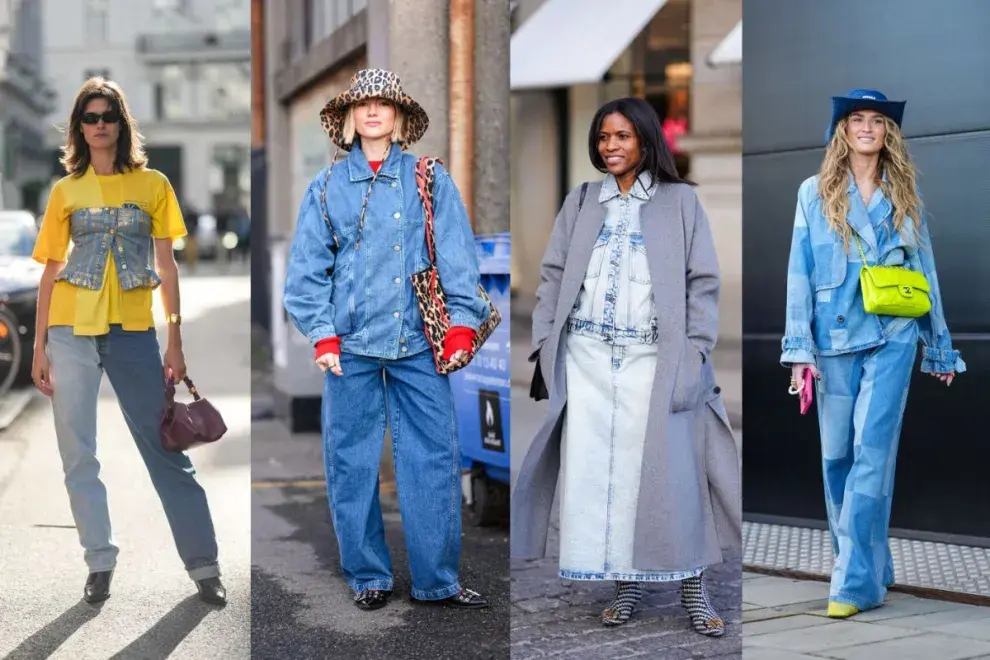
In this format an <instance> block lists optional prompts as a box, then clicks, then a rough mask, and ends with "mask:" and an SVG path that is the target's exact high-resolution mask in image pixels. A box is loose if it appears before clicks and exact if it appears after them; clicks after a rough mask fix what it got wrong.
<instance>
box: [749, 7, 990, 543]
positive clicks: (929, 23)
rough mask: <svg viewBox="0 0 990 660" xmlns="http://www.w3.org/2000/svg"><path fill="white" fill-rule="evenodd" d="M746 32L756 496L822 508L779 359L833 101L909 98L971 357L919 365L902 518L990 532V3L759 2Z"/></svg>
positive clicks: (762, 503)
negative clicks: (803, 213) (988, 507)
mask: <svg viewBox="0 0 990 660" xmlns="http://www.w3.org/2000/svg"><path fill="white" fill-rule="evenodd" d="M743 18H744V21H745V26H746V30H745V32H744V35H745V38H744V44H743V58H744V59H743V62H744V68H743V187H744V194H743V255H744V261H743V272H744V273H745V276H744V281H743V307H744V318H743V332H744V349H743V352H744V357H743V362H744V373H743V391H744V399H743V400H744V408H745V417H746V419H747V425H746V426H747V428H746V431H747V432H746V442H745V443H744V445H745V447H744V455H743V459H744V462H743V472H744V499H743V502H744V505H743V506H744V508H745V510H746V514H747V517H749V518H751V519H752V518H754V517H757V516H759V515H762V516H768V515H769V516H778V517H797V518H810V519H818V520H824V518H825V510H824V502H823V496H822V486H821V467H820V453H819V441H818V427H817V423H816V420H815V415H814V412H815V411H814V409H813V410H812V411H811V412H809V414H808V416H807V417H805V418H801V417H800V416H799V415H798V414H797V401H796V400H795V399H794V398H793V397H789V396H788V395H787V393H786V388H787V378H788V373H787V371H786V370H785V369H783V368H781V367H780V366H779V364H778V362H777V361H778V359H779V357H780V338H781V336H782V334H783V329H784V305H785V283H786V273H787V257H788V250H789V246H790V237H791V228H792V225H793V219H794V210H795V205H796V200H797V188H798V186H799V185H800V183H801V181H803V180H804V179H805V178H807V177H809V176H811V175H813V174H815V172H816V171H817V169H818V167H819V165H820V163H821V158H822V155H823V153H824V150H823V147H824V144H823V141H824V133H825V128H826V126H827V124H828V121H829V117H830V114H831V99H830V97H831V96H833V95H840V94H842V93H844V92H845V91H847V90H849V89H853V88H857V87H867V88H873V89H879V90H880V91H882V92H883V93H884V94H886V95H887V97H888V98H891V99H894V100H905V99H906V100H907V108H906V111H905V114H904V123H903V130H904V133H905V135H906V136H907V137H908V138H909V148H910V151H911V154H912V157H913V158H914V160H915V163H916V164H917V167H918V170H919V185H920V187H921V192H922V194H923V196H924V198H925V202H926V204H927V206H928V209H929V211H930V214H931V217H930V219H929V221H930V227H931V232H932V243H933V248H934V252H935V257H936V263H937V266H938V274H939V281H940V285H941V288H942V295H943V300H944V303H945V308H946V314H947V318H948V323H949V328H950V330H951V331H952V333H953V339H954V343H955V345H956V348H958V349H960V350H961V351H962V352H963V358H964V360H966V362H967V365H968V367H969V370H968V372H967V373H965V374H963V375H961V376H960V377H959V379H958V380H957V381H956V382H955V384H953V385H952V387H950V388H946V387H945V386H944V385H940V384H939V383H938V382H937V381H935V379H933V378H931V377H928V376H922V375H921V374H920V373H918V374H917V375H916V377H915V379H914V382H913V384H912V387H911V393H910V396H909V398H908V412H907V414H906V416H905V421H904V430H903V432H902V434H901V446H900V452H899V458H898V471H897V489H896V494H895V496H894V506H893V514H892V521H891V524H892V526H893V527H896V528H901V529H908V530H920V531H925V532H936V533H942V534H946V533H953V534H963V535H972V536H983V537H990V515H987V514H986V513H985V512H984V511H983V508H982V507H978V506H973V504H974V503H975V502H988V501H990V478H988V467H987V466H990V441H988V440H987V436H988V433H987V432H986V430H985V429H986V424H985V415H984V414H983V409H984V408H985V406H986V405H987V403H986V402H987V401H990V341H988V340H990V259H988V258H987V257H985V256H984V255H985V252H986V247H987V246H988V245H990V37H988V36H987V35H990V2H984V1H982V0H943V1H941V2H938V3H934V2H930V1H929V0H829V2H815V1H812V0H789V1H785V0H746V2H745V3H744V5H743Z"/></svg>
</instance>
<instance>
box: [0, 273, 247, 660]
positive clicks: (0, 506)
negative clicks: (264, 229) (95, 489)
mask: <svg viewBox="0 0 990 660" xmlns="http://www.w3.org/2000/svg"><path fill="white" fill-rule="evenodd" d="M181 286H182V291H181V295H182V305H183V326H184V331H183V335H184V342H183V343H184V349H185V355H186V362H187V365H188V369H189V375H190V377H191V378H192V379H193V380H194V381H195V383H196V385H197V387H198V388H199V390H200V393H201V394H202V395H203V396H205V397H206V398H208V399H209V400H210V401H211V402H212V403H213V405H215V406H216V407H217V408H218V409H219V411H220V412H221V414H222V415H223V417H224V420H225V421H226V423H227V427H228V432H227V435H226V436H225V437H224V438H223V439H222V440H220V441H219V442H218V443H216V444H214V445H210V446H207V447H201V448H197V449H194V450H193V451H192V453H191V456H192V458H193V462H194V464H195V466H196V468H197V471H198V478H199V480H200V482H201V483H202V484H203V486H204V488H205V489H206V491H207V495H208V497H209V502H210V508H211V511H212V513H213V518H214V523H215V526H216V530H217V536H218V541H219V546H220V562H221V568H222V571H223V581H224V583H225V585H226V587H227V591H228V598H229V603H228V605H227V606H226V607H225V608H222V609H218V608H215V607H211V606H209V605H206V604H205V603H202V602H201V601H200V600H199V598H198V596H197V595H196V587H195V584H194V583H193V582H192V581H191V580H190V579H189V577H188V576H187V575H186V573H185V570H184V569H183V567H182V563H181V561H180V560H179V558H178V555H177V553H176V550H175V546H174V543H173V541H172V537H171V533H170V531H169V528H168V524H167V522H166V520H165V515H164V512H163V511H162V507H161V503H160V501H159V500H158V496H157V494H156V493H155V491H154V489H153V487H152V485H151V480H150V479H149V478H148V474H147V471H146V470H145V468H144V465H143V463H142V462H141V459H140V457H139V455H138V452H137V449H136V447H135V446H134V442H133V440H132V438H131V436H130V434H129V432H128V430H127V427H126V425H125V423H124V419H123V416H122V415H121V413H120V409H119V408H118V406H117V403H116V400H115V398H114V396H113V391H112V389H111V388H110V385H109V382H108V381H107V379H104V382H103V388H102V389H101V393H100V394H101V396H100V400H99V409H98V418H99V436H98V445H99V449H98V456H99V459H100V462H101V465H102V470H101V476H102V478H103V480H104V483H105V484H106V487H107V492H108V495H109V501H110V513H111V518H112V521H113V526H114V536H115V539H116V542H117V545H118V546H119V547H120V557H119V560H118V561H119V563H118V566H117V570H116V573H115V575H114V580H113V586H112V589H111V597H110V599H109V600H107V601H106V602H105V603H103V604H102V605H101V606H92V605H88V604H86V603H84V602H83V601H82V588H83V583H84V582H85V579H86V574H87V569H86V566H85V564H84V562H83V558H82V549H81V548H80V546H79V541H78V537H77V534H76V530H75V527H74V524H73V520H72V516H71V514H70V511H69V505H68V497H67V495H66V492H65V488H64V486H63V483H62V478H63V477H62V469H61V464H60V460H59V456H58V450H57V448H56V442H55V436H54V427H53V422H52V413H51V405H50V403H49V401H48V399H46V398H45V397H44V396H42V395H40V394H36V395H35V397H34V399H33V400H32V402H31V403H30V405H29V406H28V407H27V408H26V409H25V410H24V412H23V413H22V414H21V415H20V417H19V418H18V419H16V420H15V421H14V423H13V424H11V425H10V426H9V427H8V428H7V429H5V430H4V431H3V432H0V465H2V466H3V469H2V470H0V575H2V576H3V582H2V588H0V658H8V659H9V660H15V659H16V660H27V659H31V660H34V659H40V658H74V659H76V658H84V659H91V658H92V659H96V658H101V659H102V658H114V659H115V660H124V659H138V658H140V659H142V660H146V659H155V658H166V657H167V658H173V659H178V658H189V659H196V660H201V659H203V658H225V659H227V658H229V659H236V658H248V657H250V626H249V621H248V617H249V615H250V608H249V602H250V597H251V591H250V588H251V585H250V572H249V564H250V554H249V552H250V547H251V546H250V534H251V530H250V517H249V516H250V509H249V498H250V496H251V491H250V468H251V466H250V331H249V327H250V318H249V317H250V314H249V302H248V300H249V295H250V281H249V277H248V275H247V269H246V267H239V268H237V267H235V268H233V269H216V268H212V267H210V266H209V265H203V266H201V268H200V269H199V271H198V272H197V274H196V276H185V277H184V278H183V279H182V285H181ZM156 298H157V296H156ZM156 318H157V319H162V318H163V315H162V313H161V311H160V309H159V310H157V311H156ZM159 335H160V341H162V342H164V332H163V328H159ZM163 347H164V343H163ZM180 398H181V400H189V399H188V395H186V394H185V393H184V392H183V393H182V394H181V395H180Z"/></svg>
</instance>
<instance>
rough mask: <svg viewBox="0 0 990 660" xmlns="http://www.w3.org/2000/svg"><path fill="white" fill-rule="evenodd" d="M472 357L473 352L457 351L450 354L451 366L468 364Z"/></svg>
mask: <svg viewBox="0 0 990 660" xmlns="http://www.w3.org/2000/svg"><path fill="white" fill-rule="evenodd" d="M470 357H471V354H470V353H468V352H467V351H463V350H462V351H457V352H455V353H454V354H453V355H451V356H450V362H449V363H448V364H450V366H452V367H463V366H464V365H466V364H467V363H468V361H469V359H470Z"/></svg>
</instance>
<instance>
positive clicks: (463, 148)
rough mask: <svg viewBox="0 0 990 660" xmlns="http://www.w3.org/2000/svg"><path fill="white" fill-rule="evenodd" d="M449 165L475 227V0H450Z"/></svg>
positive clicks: (472, 224) (472, 225) (472, 226)
mask: <svg viewBox="0 0 990 660" xmlns="http://www.w3.org/2000/svg"><path fill="white" fill-rule="evenodd" d="M449 167H450V174H451V176H452V177H453V179H454V182H455V183H456V184H457V189H458V190H459V191H460V193H461V197H462V198H463V200H464V206H465V207H466V208H467V212H468V217H469V218H470V219H471V228H472V229H474V225H475V213H474V0H450V163H449Z"/></svg>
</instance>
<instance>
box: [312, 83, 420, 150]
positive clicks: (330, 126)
mask: <svg viewBox="0 0 990 660" xmlns="http://www.w3.org/2000/svg"><path fill="white" fill-rule="evenodd" d="M365 99H385V100H386V101H391V102H392V103H395V104H396V105H397V106H399V107H401V108H402V110H403V112H404V113H405V115H406V139H405V142H404V143H403V144H402V148H403V149H405V148H406V147H408V146H409V145H410V144H413V143H414V142H417V141H419V139H420V138H422V137H423V134H424V133H426V129H427V128H428V127H429V125H430V118H429V117H428V116H427V114H426V111H425V110H423V108H422V106H420V105H419V103H416V101H415V100H414V99H413V98H412V97H411V96H409V95H408V94H406V93H405V92H403V91H402V82H400V81H399V77H398V76H397V75H395V74H394V73H392V72H391V71H386V70H385V69H362V70H360V71H358V72H357V73H355V74H354V75H353V76H352V77H351V81H350V85H349V87H348V89H347V90H345V91H343V92H341V93H340V94H338V95H337V96H335V97H333V98H332V99H330V100H329V101H327V104H326V105H325V106H324V107H323V109H322V110H320V122H321V123H322V124H323V130H325V131H326V132H327V136H328V137H329V138H330V140H332V141H333V143H334V144H336V145H337V146H338V147H340V148H341V149H350V147H351V145H350V144H348V143H346V142H344V118H345V117H346V116H347V108H348V107H350V106H351V104H353V103H357V102H358V101H363V100H365Z"/></svg>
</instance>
